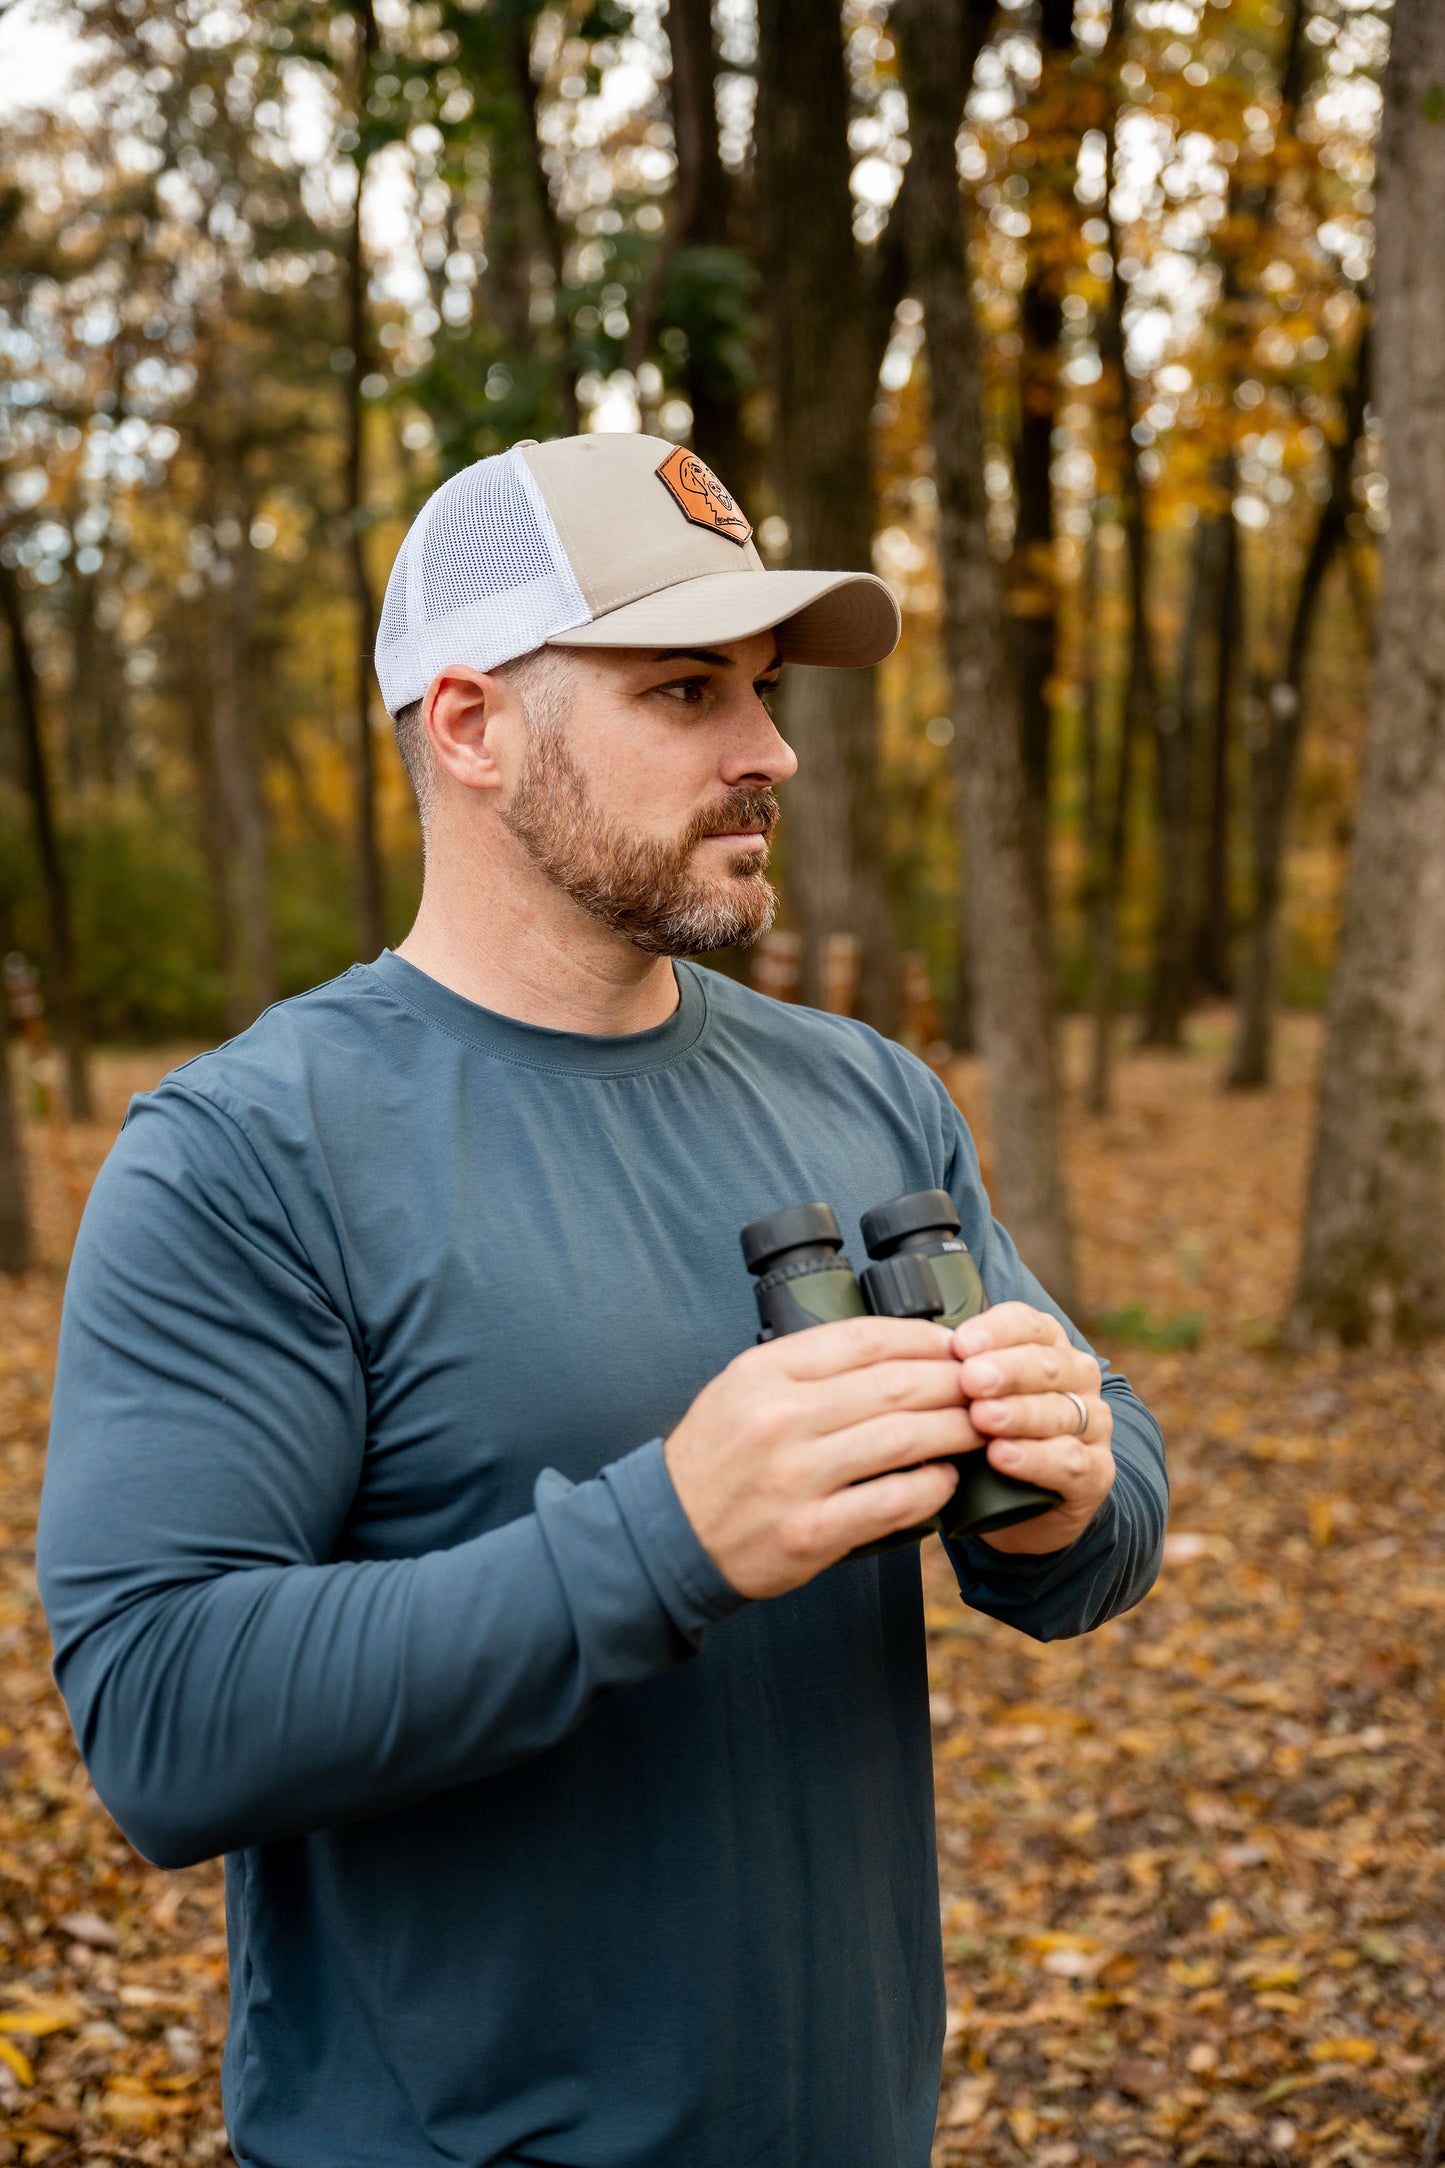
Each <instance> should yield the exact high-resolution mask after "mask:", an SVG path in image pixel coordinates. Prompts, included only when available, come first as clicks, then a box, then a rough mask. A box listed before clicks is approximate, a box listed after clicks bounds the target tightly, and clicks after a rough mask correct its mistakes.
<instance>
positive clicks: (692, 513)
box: [657, 444, 753, 549]
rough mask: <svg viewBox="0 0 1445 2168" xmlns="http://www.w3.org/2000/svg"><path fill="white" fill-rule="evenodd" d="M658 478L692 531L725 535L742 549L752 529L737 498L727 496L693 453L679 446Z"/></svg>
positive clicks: (717, 481) (663, 465) (665, 462)
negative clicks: (664, 484)
mask: <svg viewBox="0 0 1445 2168" xmlns="http://www.w3.org/2000/svg"><path fill="white" fill-rule="evenodd" d="M657 474H658V479H659V481H661V482H664V483H666V485H667V488H668V490H669V492H670V493H671V495H672V496H673V497H674V498H675V499H676V501H677V503H678V504H679V506H680V507H681V509H682V512H683V514H684V516H685V517H686V518H687V519H690V520H691V521H692V523H693V525H694V527H711V528H712V530H713V532H714V534H725V535H726V536H727V538H728V540H729V542H736V543H737V545H738V548H739V549H741V548H742V546H743V544H744V543H745V542H746V541H747V539H748V536H749V535H750V534H751V533H752V531H753V530H752V527H751V526H750V524H749V523H748V521H747V520H746V519H745V518H744V517H743V514H742V511H741V509H740V507H739V505H738V503H737V500H736V498H734V497H731V496H729V494H728V492H727V491H726V490H725V489H724V488H723V486H722V483H721V482H720V481H719V480H718V478H717V476H716V475H715V474H714V473H713V471H712V468H711V467H707V466H704V465H703V462H702V461H701V460H700V459H699V458H698V456H697V453H696V452H689V451H687V450H685V449H684V447H683V446H682V445H681V444H679V445H678V447H677V450H676V451H675V452H669V453H668V455H667V457H666V459H664V461H663V462H662V465H661V466H660V467H659V468H658V470H657Z"/></svg>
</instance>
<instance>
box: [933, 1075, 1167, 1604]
mask: <svg viewBox="0 0 1445 2168" xmlns="http://www.w3.org/2000/svg"><path fill="white" fill-rule="evenodd" d="M940 1090H941V1087H940ZM948 1113H949V1131H950V1142H949V1162H948V1175H947V1186H948V1189H949V1192H950V1194H951V1195H952V1197H953V1200H954V1202H955V1204H956V1205H957V1206H958V1210H959V1217H960V1219H961V1221H962V1232H963V1238H964V1240H965V1241H966V1242H967V1244H968V1246H969V1249H970V1250H971V1251H972V1253H973V1257H974V1261H975V1263H976V1264H977V1265H978V1268H979V1273H980V1275H981V1277H982V1279H983V1284H984V1286H985V1288H986V1289H987V1291H988V1298H989V1301H990V1302H991V1303H994V1302H1027V1303H1032V1304H1033V1305H1034V1307H1035V1308H1036V1309H1040V1310H1047V1311H1048V1312H1049V1313H1050V1314H1051V1315H1052V1316H1054V1317H1056V1318H1057V1319H1058V1320H1059V1323H1060V1324H1061V1325H1062V1326H1063V1328H1064V1330H1065V1332H1066V1333H1067V1334H1068V1336H1069V1338H1070V1339H1071V1340H1072V1341H1073V1343H1074V1346H1075V1347H1077V1348H1082V1349H1083V1350H1084V1351H1085V1352H1086V1353H1087V1354H1090V1355H1095V1354H1097V1350H1095V1349H1094V1348H1092V1347H1090V1345H1089V1342H1088V1341H1087V1340H1086V1339H1085V1338H1084V1335H1083V1334H1082V1333H1081V1332H1080V1331H1079V1328H1078V1326H1077V1325H1075V1324H1074V1322H1073V1320H1072V1319H1071V1318H1069V1317H1067V1316H1065V1314H1064V1312H1063V1311H1062V1310H1061V1309H1060V1308H1059V1305H1058V1304H1057V1303H1056V1302H1055V1301H1054V1299H1053V1297H1052V1296H1051V1295H1050V1294H1049V1293H1048V1292H1047V1290H1046V1289H1045V1288H1043V1287H1042V1286H1041V1285H1040V1283H1039V1282H1038V1281H1037V1280H1036V1279H1035V1278H1034V1275H1033V1274H1032V1273H1031V1272H1030V1271H1029V1269H1028V1267H1027V1265H1025V1263H1024V1262H1023V1260H1022V1258H1021V1257H1020V1256H1019V1253H1018V1251H1017V1250H1016V1249H1015V1247H1014V1244H1013V1240H1012V1238H1011V1237H1010V1235H1009V1234H1008V1232H1007V1231H1006V1229H1004V1228H1003V1227H1001V1226H1000V1225H999V1223H998V1221H997V1220H996V1219H995V1218H994V1217H993V1213H992V1211H991V1209H990V1207H989V1201H988V1195H987V1192H986V1191H985V1189H984V1186H983V1177H982V1175H981V1173H980V1171H979V1165H978V1154H977V1151H976V1149H975V1147H974V1142H973V1138H972V1137H971V1136H970V1134H969V1131H968V1128H967V1125H966V1124H965V1122H964V1121H963V1119H962V1117H961V1116H960V1115H959V1114H958V1112H957V1110H956V1109H955V1108H954V1107H953V1105H952V1102H951V1101H950V1102H949V1109H948ZM1098 1360H1099V1363H1100V1366H1101V1368H1102V1369H1103V1372H1104V1388H1103V1389H1104V1396H1105V1398H1106V1399H1107V1401H1108V1403H1109V1407H1110V1410H1111V1412H1112V1414H1113V1417H1114V1465H1115V1476H1114V1487H1113V1489H1112V1491H1111V1492H1110V1494H1109V1496H1108V1497H1107V1498H1106V1499H1105V1501H1104V1503H1103V1505H1102V1506H1101V1507H1100V1508H1099V1511H1098V1513H1097V1514H1096V1515H1095V1517H1094V1519H1093V1521H1092V1522H1091V1523H1090V1525H1089V1527H1088V1528H1086V1529H1085V1531H1084V1533H1083V1534H1082V1535H1081V1536H1080V1537H1078V1538H1077V1540H1076V1541H1075V1542H1073V1543H1071V1544H1069V1545H1068V1546H1067V1548H1066V1549H1064V1550H1061V1551H1050V1552H1046V1553H1044V1554H1043V1555H1042V1556H1040V1557H1031V1556H1029V1555H1027V1554H1025V1553H1018V1552H1008V1551H996V1550H995V1549H994V1548H993V1547H992V1545H991V1544H988V1543H985V1542H984V1541H983V1540H982V1539H981V1538H979V1537H976V1536H969V1537H964V1538H963V1539H962V1540H961V1541H959V1542H956V1543H949V1544H947V1545H946V1546H945V1548H946V1549H947V1551H948V1555H949V1558H950V1560H951V1561H952V1564H953V1568H954V1571H955V1573H956V1574H957V1576H958V1586H959V1590H960V1593H961V1594H962V1596H963V1600H964V1602H965V1603H967V1604H969V1605H971V1606H972V1608H973V1609H974V1610H976V1611H986V1612H987V1613H988V1614H989V1616H990V1617H992V1618H997V1619H1002V1620H1003V1621H1004V1622H1005V1624H1007V1625H1009V1626H1016V1627H1018V1629H1019V1630H1020V1632H1022V1633H1026V1634H1029V1635H1031V1636H1032V1637H1033V1639H1034V1640H1036V1641H1059V1640H1063V1639H1065V1638H1066V1637H1067V1636H1069V1635H1071V1634H1083V1633H1088V1632H1090V1631H1091V1629H1092V1628H1093V1627H1095V1626H1101V1625H1102V1624H1103V1623H1104V1621H1105V1620H1106V1619H1111V1618H1117V1616H1118V1615H1119V1613H1120V1612H1121V1611H1127V1610H1129V1609H1131V1608H1132V1606H1133V1605H1134V1604H1136V1603H1138V1602H1140V1601H1141V1599H1142V1598H1143V1597H1145V1596H1147V1595H1148V1593H1149V1591H1150V1589H1151V1588H1152V1587H1153V1586H1154V1583H1155V1580H1156V1579H1157V1578H1158V1574H1159V1565H1160V1561H1161V1559H1162V1557H1163V1555H1164V1530H1165V1525H1166V1523H1167V1521H1168V1517H1169V1478H1168V1474H1167V1471H1166V1469H1165V1464H1164V1438H1163V1434H1162V1433H1161V1431H1160V1429H1159V1425H1158V1423H1157V1422H1156V1421H1155V1419H1154V1417H1153V1416H1152V1415H1151V1414H1150V1412H1149V1410H1148V1409H1147V1408H1146V1407H1145V1406H1144V1403H1143V1402H1142V1401H1141V1400H1140V1399H1139V1398H1138V1396H1137V1394H1135V1392H1134V1391H1133V1390H1132V1388H1131V1386H1130V1384H1129V1381H1128V1379H1127V1378H1125V1377H1121V1376H1120V1374H1119V1373H1118V1371H1116V1370H1113V1369H1112V1368H1111V1367H1110V1365H1109V1363H1108V1362H1107V1361H1106V1360H1105V1359H1104V1357H1102V1356H1099V1357H1098Z"/></svg>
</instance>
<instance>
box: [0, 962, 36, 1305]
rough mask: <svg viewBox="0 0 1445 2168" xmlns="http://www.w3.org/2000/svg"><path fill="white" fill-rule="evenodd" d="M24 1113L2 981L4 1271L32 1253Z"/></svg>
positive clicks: (0, 1245) (0, 1241)
mask: <svg viewBox="0 0 1445 2168" xmlns="http://www.w3.org/2000/svg"><path fill="white" fill-rule="evenodd" d="M32 1254H33V1253H32V1247H31V1241H30V1210H29V1205H28V1202H27V1199H26V1186H25V1156H24V1152H23V1149H22V1147H21V1142H20V1116H19V1114H18V1112H17V1110H16V1106H15V1089H14V1084H13V1082H12V1080H11V1075H10V1009H9V1003H8V1002H7V1001H6V998H5V987H4V984H3V982H0V1272H26V1271H28V1270H29V1268H30V1261H31V1256H32Z"/></svg>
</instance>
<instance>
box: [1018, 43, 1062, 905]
mask: <svg viewBox="0 0 1445 2168" xmlns="http://www.w3.org/2000/svg"><path fill="white" fill-rule="evenodd" d="M1038 39H1039V57H1040V62H1041V67H1040V73H1039V83H1038V89H1037V91H1036V92H1035V97H1034V102H1035V104H1038V103H1040V102H1042V101H1045V100H1048V99H1050V98H1051V97H1053V96H1056V95H1057V87H1058V83H1059V79H1060V76H1061V74H1062V73H1063V71H1065V70H1066V69H1067V67H1068V64H1069V60H1070V57H1071V55H1072V54H1073V51H1074V8H1073V0H1042V5H1041V7H1040V9H1039V26H1038ZM1060 134H1063V131H1061V130H1059V129H1058V128H1057V127H1056V128H1055V130H1054V135H1055V136H1057V135H1060ZM1050 140H1051V141H1052V138H1051V139H1050ZM1050 156H1051V166H1052V167H1053V168H1055V169H1058V170H1054V171H1052V172H1051V173H1050V175H1049V185H1051V186H1053V187H1054V188H1055V190H1056V192H1057V195H1058V197H1059V199H1060V200H1062V201H1063V202H1065V203H1072V202H1073V189H1074V173H1075V168H1076V166H1077V163H1078V131H1077V130H1070V131H1068V132H1067V133H1066V134H1063V141H1062V143H1059V144H1057V145H1055V146H1054V148H1053V150H1052V151H1051V154H1050ZM1043 183H1044V177H1043V176H1042V175H1041V174H1040V173H1039V172H1038V170H1037V169H1036V170H1035V173H1034V186H1035V187H1036V188H1037V187H1040V186H1041V185H1043ZM1019 316H1020V328H1021V331H1022V335H1023V358H1022V361H1021V363H1020V368H1019V431H1018V442H1017V443H1016V445H1015V446H1014V486H1015V494H1016V498H1017V505H1018V517H1017V522H1016V525H1015V528H1014V543H1013V551H1012V555H1011V557H1010V560H1009V564H1008V567H1007V569H1006V571H1005V575H1004V587H1005V597H1006V603H1007V609H1008V615H1009V630H1010V636H1011V642H1012V647H1013V654H1014V662H1015V667H1016V669H1017V672H1018V684H1019V714H1020V726H1021V729H1022V731H1023V751H1024V773H1025V776H1026V778H1027V781H1028V786H1029V802H1030V806H1031V808H1032V811H1033V819H1034V835H1033V839H1032V846H1033V852H1034V857H1035V877H1036V879H1037V880H1038V883H1039V887H1040V891H1041V893H1042V895H1043V897H1044V899H1045V909H1046V910H1047V907H1048V905H1047V899H1048V893H1049V788H1050V781H1051V777H1052V770H1053V700H1052V685H1053V678H1054V668H1055V653H1056V649H1057V645H1058V593H1057V579H1056V572H1055V564H1054V555H1055V541H1056V538H1055V534H1054V488H1053V464H1054V430H1055V426H1056V422H1057V408H1058V389H1059V340H1060V335H1061V333H1062V331H1063V322H1064V318H1063V308H1062V291H1061V281H1060V275H1059V269H1058V266H1057V264H1056V263H1054V262H1053V261H1051V260H1050V258H1049V257H1048V256H1047V255H1046V254H1045V252H1044V251H1042V250H1041V249H1040V248H1039V247H1038V246H1037V244H1035V246H1034V248H1033V249H1032V251H1031V253H1030V261H1029V278H1028V283H1027V285H1026V286H1025V288H1024V290H1023V294H1022V295H1021V297H1020V302H1019Z"/></svg>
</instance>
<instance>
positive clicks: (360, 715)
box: [343, 0, 386, 957]
mask: <svg viewBox="0 0 1445 2168" xmlns="http://www.w3.org/2000/svg"><path fill="white" fill-rule="evenodd" d="M356 20H357V26H358V41H357V54H356V71H355V72H356V84H355V104H354V112H355V116H356V127H357V129H358V131H359V132H360V133H362V134H363V135H364V132H365V128H366V101H367V98H368V96H369V95H370V90H371V75H372V64H373V62H374V60H375V58H376V51H377V44H378V39H377V28H376V15H375V11H374V9H373V7H372V5H371V0H362V5H361V6H360V7H359V8H358V9H357V16H356ZM366 164H367V161H366V155H365V152H364V151H363V150H362V149H361V148H360V146H358V148H357V152H356V200H355V202H354V204H353V206H352V211H351V216H350V218H349V220H348V221H347V228H346V318H347V331H346V336H347V345H348V347H349V348H350V351H351V366H350V368H349V369H348V370H347V372H346V376H345V378H344V380H343V381H344V385H345V397H346V466H345V490H346V500H345V508H344V519H345V541H346V563H347V570H348V572H349V574H350V578H351V594H352V600H353V602H354V604H355V608H356V619H355V639H356V645H355V649H354V653H353V672H354V675H353V687H354V690H353V712H352V800H353V849H354V850H355V853H356V868H355V871H356V916H357V931H358V934H359V937H360V942H361V951H362V954H363V956H368V957H370V956H375V955H377V954H378V953H379V951H380V950H382V949H383V948H385V946H386V905H385V898H384V892H383V881H382V868H381V845H380V841H379V839H378V836H377V826H376V739H375V736H374V734H373V730H372V713H371V703H372V671H373V668H374V661H373V656H374V650H375V647H376V601H375V598H374V596H373V594H372V590H371V574H370V571H369V570H368V567H367V563H366V403H365V400H364V398H363V396H362V390H361V387H362V383H363V382H364V380H365V378H366V377H367V376H368V375H369V374H370V373H371V338H370V328H371V327H370V322H369V318H368V312H367V294H366V289H367V272H366V246H365V240H364V237H363V233H362V224H361V214H362V207H363V198H364V196H365V194H366Z"/></svg>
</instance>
